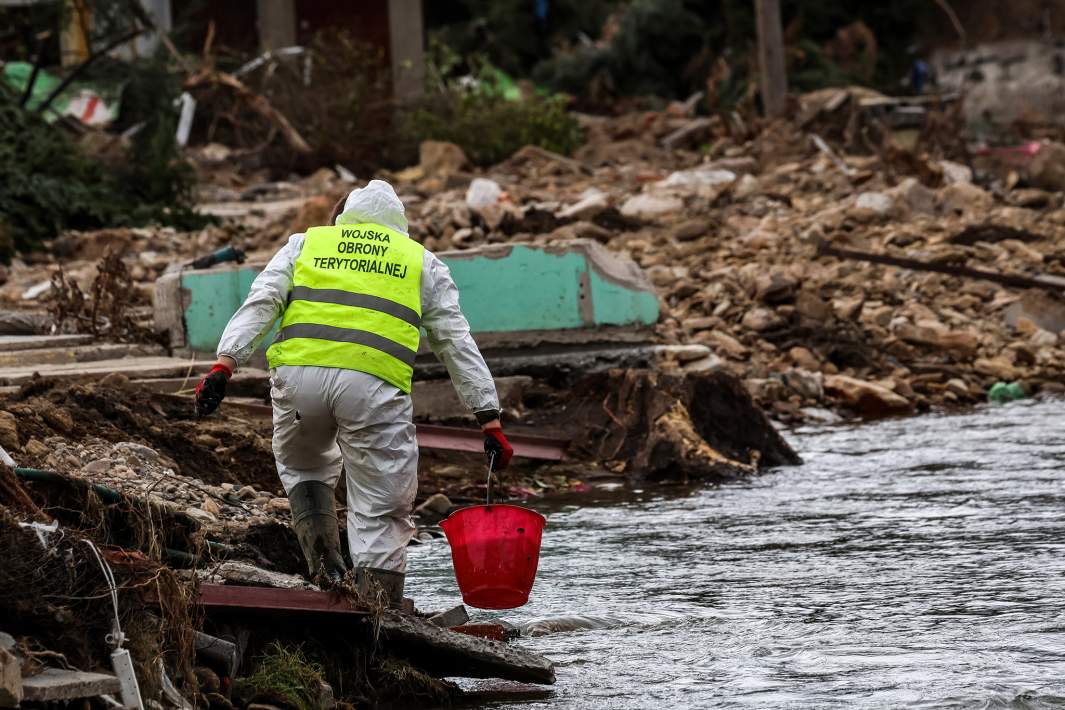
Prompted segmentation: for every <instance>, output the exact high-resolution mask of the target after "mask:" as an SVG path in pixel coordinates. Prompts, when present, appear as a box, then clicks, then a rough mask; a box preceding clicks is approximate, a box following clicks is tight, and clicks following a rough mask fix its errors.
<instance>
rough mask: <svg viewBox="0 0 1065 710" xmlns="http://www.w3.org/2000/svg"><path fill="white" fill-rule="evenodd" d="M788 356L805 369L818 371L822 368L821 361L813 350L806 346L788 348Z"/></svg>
mask: <svg viewBox="0 0 1065 710" xmlns="http://www.w3.org/2000/svg"><path fill="white" fill-rule="evenodd" d="M788 357H790V358H791V360H792V362H794V363H795V364H796V365H798V366H799V367H800V368H802V369H804V370H810V371H812V372H817V371H818V370H820V369H821V361H820V360H819V359H818V358H817V356H816V355H814V354H813V353H812V352H810V351H809V350H807V349H806V348H804V347H800V346H795V347H793V348H792V349H790V350H788Z"/></svg>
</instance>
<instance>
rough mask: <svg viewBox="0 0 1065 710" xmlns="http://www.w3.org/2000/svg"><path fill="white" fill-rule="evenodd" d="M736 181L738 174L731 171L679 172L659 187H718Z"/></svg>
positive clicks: (672, 174) (697, 170) (670, 175)
mask: <svg viewBox="0 0 1065 710" xmlns="http://www.w3.org/2000/svg"><path fill="white" fill-rule="evenodd" d="M735 179H736V173H734V172H732V171H731V170H714V169H710V170H706V169H701V170H700V169H696V170H678V171H676V172H673V173H670V174H669V177H667V178H666V179H665V180H663V181H662V182H661V183H658V185H657V186H660V187H667V188H678V187H679V188H699V187H717V186H718V185H727V184H728V183H730V182H733V181H734V180H735Z"/></svg>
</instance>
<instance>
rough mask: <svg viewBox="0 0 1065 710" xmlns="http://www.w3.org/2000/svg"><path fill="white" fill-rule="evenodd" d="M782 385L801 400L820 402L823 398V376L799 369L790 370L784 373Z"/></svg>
mask: <svg viewBox="0 0 1065 710" xmlns="http://www.w3.org/2000/svg"><path fill="white" fill-rule="evenodd" d="M784 384H786V385H787V386H788V387H789V388H790V389H792V390H794V391H795V392H796V393H798V394H799V395H800V396H802V398H803V399H807V400H813V401H815V402H819V401H821V399H822V398H824V396H825V383H824V375H822V374H821V373H820V372H811V371H809V370H803V369H801V368H792V369H790V370H788V371H787V372H785V373H784Z"/></svg>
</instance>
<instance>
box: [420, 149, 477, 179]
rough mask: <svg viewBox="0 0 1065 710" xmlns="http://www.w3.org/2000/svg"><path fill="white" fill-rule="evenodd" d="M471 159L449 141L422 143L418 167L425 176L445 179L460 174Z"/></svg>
mask: <svg viewBox="0 0 1065 710" xmlns="http://www.w3.org/2000/svg"><path fill="white" fill-rule="evenodd" d="M468 162H469V159H468V158H467V157H466V153H464V152H463V150H462V148H460V147H458V146H457V145H455V144H454V143H448V142H447V141H422V144H421V145H420V146H419V147H418V167H420V168H421V169H422V171H423V172H424V174H425V175H427V176H433V177H445V176H448V175H452V174H454V173H457V172H459V171H460V170H462V169H463V168H464V167H466V164H467V163H468Z"/></svg>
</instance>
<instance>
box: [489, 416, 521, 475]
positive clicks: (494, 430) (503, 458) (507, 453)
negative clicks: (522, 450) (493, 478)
mask: <svg viewBox="0 0 1065 710" xmlns="http://www.w3.org/2000/svg"><path fill="white" fill-rule="evenodd" d="M493 424H494V425H493ZM493 424H489V425H487V426H485V427H484V428H483V429H482V431H483V432H484V453H485V455H486V456H487V457H488V460H489V461H491V462H492V470H493V471H496V472H499V471H502V470H503V469H505V468H506V467H507V464H509V463H510V459H511V457H513V456H514V447H513V446H511V445H510V442H509V441H507V437H505V436H503V427H502V426H500V425H499V423H498V421H497V422H494V423H493Z"/></svg>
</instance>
